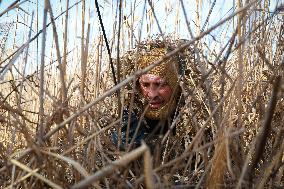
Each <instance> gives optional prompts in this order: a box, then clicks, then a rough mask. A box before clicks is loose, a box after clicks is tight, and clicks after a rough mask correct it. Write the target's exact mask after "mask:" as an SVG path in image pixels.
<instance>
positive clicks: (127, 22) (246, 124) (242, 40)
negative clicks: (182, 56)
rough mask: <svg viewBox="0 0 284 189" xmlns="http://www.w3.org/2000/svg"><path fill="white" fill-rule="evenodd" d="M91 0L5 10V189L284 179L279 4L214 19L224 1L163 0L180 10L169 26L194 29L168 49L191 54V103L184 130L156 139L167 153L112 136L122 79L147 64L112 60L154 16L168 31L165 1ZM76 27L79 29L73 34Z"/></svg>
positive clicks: (0, 139) (238, 9) (262, 183)
mask: <svg viewBox="0 0 284 189" xmlns="http://www.w3.org/2000/svg"><path fill="white" fill-rule="evenodd" d="M43 2H44V3H43ZM50 2H51V4H50ZM88 2H91V3H90V4H89V3H88ZM88 2H87V1H84V0H82V1H76V2H75V3H74V2H72V3H73V4H72V3H71V1H70V2H69V0H66V1H49V0H45V1H42V3H43V4H40V3H39V1H24V0H23V1H22V0H16V1H14V2H11V4H10V6H6V7H5V8H4V9H1V12H0V17H1V23H0V34H1V35H0V37H1V38H0V39H1V41H0V45H1V46H0V50H1V51H0V89H1V90H0V188H58V189H59V188H72V189H75V188H191V187H192V188H194V187H195V188H220V187H224V188H228V187H229V188H283V187H284V177H283V174H284V173H283V171H284V166H283V164H284V157H283V155H284V154H283V150H284V141H283V139H284V138H283V137H284V133H283V132H284V130H283V121H284V120H283V119H284V101H283V61H284V59H283V54H284V53H283V49H284V20H283V19H284V17H283V13H284V12H283V11H284V7H283V6H284V5H283V4H282V5H281V4H279V3H277V2H276V3H275V4H276V5H277V6H276V8H275V9H274V10H273V11H271V10H269V9H268V7H269V4H270V3H271V2H270V1H267V0H264V1H259V0H258V1H245V2H241V1H240V0H237V1H236V4H234V5H233V7H232V10H231V11H230V12H229V13H228V14H227V16H226V17H224V18H222V19H221V20H220V21H219V22H213V23H211V22H212V19H210V18H211V17H212V15H211V14H212V12H214V8H215V4H216V3H220V2H219V1H216V0H215V1H213V2H211V3H209V7H210V8H209V12H208V13H205V11H201V10H202V6H203V4H204V3H206V2H205V1H201V0H200V1H196V10H197V11H196V12H195V13H194V16H192V15H191V13H190V11H189V10H188V9H189V7H188V2H187V1H183V0H180V1H176V2H175V3H173V4H171V3H169V2H172V1H165V3H166V4H169V5H168V6H166V10H165V11H166V13H169V12H171V11H173V10H175V11H176V13H175V15H176V17H175V18H174V19H175V20H176V21H175V24H176V25H175V26H174V27H175V28H176V30H175V32H173V33H172V35H171V36H172V37H173V38H178V37H179V36H180V35H182V32H186V33H187V36H188V38H189V39H190V40H188V41H187V42H185V43H184V44H183V45H181V46H179V47H177V48H176V49H175V50H174V51H172V52H169V53H168V54H167V55H166V56H165V57H164V58H169V57H171V56H173V55H175V54H176V53H178V52H179V51H182V50H184V49H187V48H188V47H189V46H191V47H192V48H193V49H194V56H195V62H194V63H193V64H191V65H187V71H186V72H185V74H186V77H185V78H184V80H181V83H180V84H181V87H182V89H183V91H182V92H183V96H184V98H185V103H184V105H183V107H181V108H180V112H179V115H180V116H178V117H177V118H176V119H178V120H177V121H176V122H175V123H176V124H179V126H180V125H181V127H182V128H185V130H183V134H181V135H180V137H177V138H178V139H177V140H173V141H171V139H170V137H171V136H169V138H165V139H163V144H164V146H166V147H165V148H164V147H161V148H160V149H155V150H157V151H162V150H164V151H165V152H164V153H162V154H163V155H162V157H161V155H160V154H159V153H154V154H153V153H150V151H151V149H149V147H148V146H147V145H145V144H143V145H142V146H141V147H139V148H136V149H135V150H132V151H129V152H122V151H118V149H117V147H116V146H114V145H113V144H112V142H111V140H110V137H109V132H110V131H111V130H112V129H114V127H116V128H119V127H118V126H119V123H120V122H121V120H120V117H119V115H120V114H121V110H122V108H123V107H124V103H125V101H124V98H123V97H124V96H125V94H124V93H125V90H124V89H125V87H126V86H129V85H128V84H129V83H133V81H134V80H135V79H136V78H137V77H138V76H139V75H141V74H143V73H145V72H146V71H147V70H149V69H150V67H147V68H146V69H144V70H138V71H137V72H135V73H134V74H133V75H130V76H128V77H126V78H125V74H126V70H125V65H123V63H124V62H123V61H114V59H115V60H120V59H119V58H118V57H121V55H122V54H123V53H124V52H126V51H127V50H129V49H131V48H133V47H134V45H135V44H136V43H137V42H139V41H140V40H141V38H143V36H144V35H145V33H147V35H148V34H149V35H150V34H152V33H155V32H153V30H154V29H153V28H155V27H156V26H157V28H158V29H157V31H158V33H164V34H166V33H167V32H168V31H167V27H166V26H165V27H163V25H162V24H160V22H161V20H162V18H161V17H159V15H160V14H159V11H161V10H159V11H158V12H157V9H159V7H157V6H156V4H158V3H157V2H156V1H151V0H148V1H146V0H145V1H141V2H138V1H133V2H131V3H129V2H128V1H117V2H115V1H113V2H109V1H101V2H99V3H100V4H99V3H98V2H97V1H96V0H95V2H93V1H88ZM27 4H28V5H31V6H34V7H36V10H37V11H36V12H35V14H34V13H32V12H31V11H29V9H28V10H27V9H26V7H25V6H26V5H27ZM91 4H92V6H91ZM139 4H140V6H141V5H142V6H143V7H144V8H143V11H142V14H141V13H140V12H139V13H137V12H135V11H137V10H136V8H137V6H138V5H139ZM2 5H3V6H4V3H3V2H1V1H0V6H2ZM103 6H112V7H113V8H112V10H113V13H114V14H116V15H115V19H114V21H113V23H105V20H104V19H103V16H104V14H102V13H103V11H104V10H105V9H104V7H103ZM56 7H57V8H58V7H60V11H59V14H57V13H56V14H55V13H54V11H53V10H54V9H56ZM67 7H68V8H67ZM72 10H73V11H74V10H76V14H75V13H74V14H72V15H71V14H70V15H69V11H72ZM92 11H93V14H94V15H93V17H96V19H97V20H96V21H95V22H94V23H90V19H91V17H92V16H91V15H92V14H91V13H92ZM100 11H101V12H100ZM23 14H24V15H25V16H24V17H22V18H23V20H24V22H23V21H22V20H21V15H23ZM201 14H208V15H207V16H206V18H207V19H205V20H204V19H203V20H204V21H201ZM40 15H41V16H40ZM57 15H58V16H57ZM74 15H76V16H74ZM9 16H10V17H13V18H14V20H13V21H12V22H8V21H7V22H5V19H7V17H9ZM193 17H194V19H192V18H193ZM203 17H204V15H203ZM2 18H3V19H2ZM4 18H5V19H4ZM77 18H78V21H76V22H75V27H74V25H71V24H70V23H69V22H70V20H74V19H77ZM98 18H100V19H98ZM137 18H138V20H143V18H145V23H144V26H145V27H144V28H145V29H144V28H143V27H140V25H139V24H137V25H135V24H134V23H135V22H137ZM139 18H141V19H139ZM189 18H190V19H189ZM2 20H3V21H2ZM181 20H183V22H181ZM192 21H194V24H195V26H194V27H192V23H193V22H192ZM68 23H69V24H68ZM72 23H74V22H72ZM21 25H24V26H25V29H21V30H20V28H21V27H20V26H21ZM181 25H183V26H182V27H181ZM30 26H31V27H30ZM96 27H99V28H100V32H97V33H96V32H94V28H96ZM74 28H75V32H76V35H78V36H79V38H76V37H77V36H75V37H74V36H72V37H74V39H72V37H70V36H71V34H70V30H74ZM109 28H113V31H112V33H113V34H111V35H109V34H108V33H107V32H106V31H109ZM184 28H186V30H185V31H181V30H183V29H184ZM22 31H25V32H24V33H22ZM68 31H69V32H68ZM216 31H218V32H216ZM78 33H80V34H78ZM69 34H70V36H69ZM223 36H226V37H223ZM144 37H145V36H144ZM21 38H23V39H24V40H22V41H23V42H22V43H21V44H19V43H18V41H21V40H20V39H21ZM75 38H76V39H75ZM209 39H210V40H209ZM50 41H52V42H50ZM70 41H71V42H70ZM72 43H74V46H72ZM48 44H50V45H51V47H49V46H48ZM212 44H215V45H212ZM111 52H112V53H111ZM159 63H161V61H158V62H156V64H153V65H152V67H153V66H155V65H158V64H159ZM130 93H131V90H130ZM208 131H209V132H210V133H211V135H212V136H210V140H207V139H206V132H208ZM204 136H205V137H204ZM182 137H183V138H186V140H185V141H187V143H186V145H185V146H184V145H183V144H181V142H180V138H182ZM169 141H171V142H169ZM173 154H174V155H173Z"/></svg>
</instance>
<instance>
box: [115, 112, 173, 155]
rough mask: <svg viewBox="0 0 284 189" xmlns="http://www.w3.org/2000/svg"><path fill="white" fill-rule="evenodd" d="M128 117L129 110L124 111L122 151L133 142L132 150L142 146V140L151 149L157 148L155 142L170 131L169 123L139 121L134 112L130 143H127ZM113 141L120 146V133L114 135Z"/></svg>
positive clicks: (130, 129) (144, 119)
mask: <svg viewBox="0 0 284 189" xmlns="http://www.w3.org/2000/svg"><path fill="white" fill-rule="evenodd" d="M128 117H129V112H128V110H124V111H123V116H122V124H121V142H120V149H121V150H125V147H126V143H128V144H130V143H131V141H132V140H133V145H132V148H136V147H138V146H140V145H141V142H142V140H144V141H145V143H146V144H147V145H148V146H149V147H150V149H151V147H154V146H155V141H156V140H157V139H158V138H162V137H163V136H164V134H165V133H166V132H167V130H168V123H167V122H165V121H164V122H162V121H160V120H152V119H147V118H142V119H141V120H139V118H138V116H137V115H136V114H135V113H134V112H132V113H131V117H130V124H129V134H128V141H126V133H127V125H128ZM139 121H140V123H139ZM134 137H135V138H134ZM112 140H113V142H114V143H115V144H118V132H114V133H112Z"/></svg>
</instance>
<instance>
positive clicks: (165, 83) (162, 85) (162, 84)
mask: <svg viewBox="0 0 284 189" xmlns="http://www.w3.org/2000/svg"><path fill="white" fill-rule="evenodd" d="M167 85H168V83H167V82H163V83H160V87H165V86H167Z"/></svg>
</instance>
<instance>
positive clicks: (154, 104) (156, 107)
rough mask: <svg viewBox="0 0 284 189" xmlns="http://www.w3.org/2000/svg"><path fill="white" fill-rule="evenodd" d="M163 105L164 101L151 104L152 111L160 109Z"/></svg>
mask: <svg viewBox="0 0 284 189" xmlns="http://www.w3.org/2000/svg"><path fill="white" fill-rule="evenodd" d="M162 105H163V101H156V102H150V104H149V106H150V108H151V109H159V108H160V107H161V106H162Z"/></svg>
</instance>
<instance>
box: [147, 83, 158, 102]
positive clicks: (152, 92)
mask: <svg viewBox="0 0 284 189" xmlns="http://www.w3.org/2000/svg"><path fill="white" fill-rule="evenodd" d="M156 96H158V90H157V88H156V87H153V86H151V87H150V88H149V90H148V98H149V100H152V99H154V98H155V97H156Z"/></svg>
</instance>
